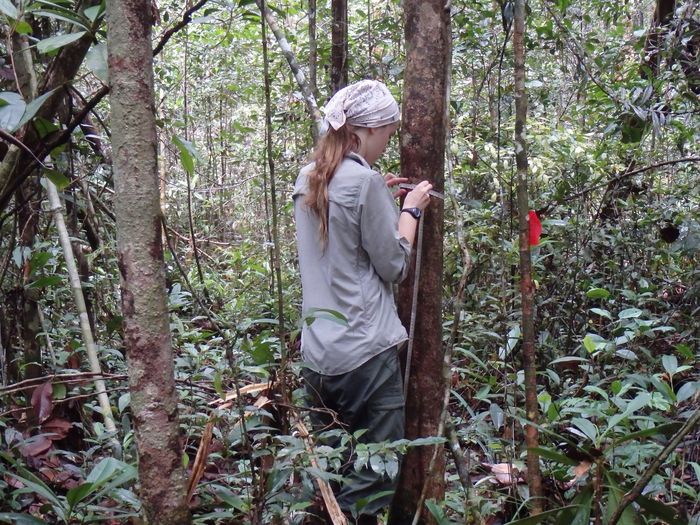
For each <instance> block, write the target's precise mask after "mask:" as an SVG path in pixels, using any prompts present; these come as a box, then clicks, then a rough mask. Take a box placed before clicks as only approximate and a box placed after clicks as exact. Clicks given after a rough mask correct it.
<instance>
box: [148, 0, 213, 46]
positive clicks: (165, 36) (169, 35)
mask: <svg viewBox="0 0 700 525" xmlns="http://www.w3.org/2000/svg"><path fill="white" fill-rule="evenodd" d="M208 1H209V0H200V1H199V2H197V3H196V4H194V5H193V6H192V7H190V8H189V9H188V10H187V11H185V14H184V15H182V20H180V21H179V22H178V23H177V24H175V25H174V26H173V27H171V28H170V29H168V30H167V31H166V32H165V33H163V36H161V37H160V41H159V42H158V45H156V47H155V48H153V56H156V55H158V54H159V53H160V52H161V51H163V48H164V47H165V44H167V43H168V41H169V40H170V39H171V38H172V37H173V35H174V34H175V33H177V32H178V31H180V29H182V28H183V27H185V26H186V25H187V24H189V23H190V22H191V21H192V15H193V14H194V13H195V12H196V11H198V10H199V9H201V8H202V7H203V6H204V4H206V3H207V2H208Z"/></svg>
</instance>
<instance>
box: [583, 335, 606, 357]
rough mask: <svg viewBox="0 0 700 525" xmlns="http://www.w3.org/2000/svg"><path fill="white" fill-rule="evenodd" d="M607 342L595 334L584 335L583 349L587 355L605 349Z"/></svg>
mask: <svg viewBox="0 0 700 525" xmlns="http://www.w3.org/2000/svg"><path fill="white" fill-rule="evenodd" d="M606 344H607V341H606V340H605V339H603V338H602V337H600V336H599V335H597V334H586V336H585V337H584V338H583V347H584V348H585V349H586V350H587V351H588V353H589V354H592V353H593V352H595V351H597V350H600V349H602V348H605V345H606Z"/></svg>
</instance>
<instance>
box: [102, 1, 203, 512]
mask: <svg viewBox="0 0 700 525" xmlns="http://www.w3.org/2000/svg"><path fill="white" fill-rule="evenodd" d="M151 17H152V13H151V2H150V0H120V1H119V2H108V3H107V49H108V56H109V71H110V84H111V96H110V100H111V108H112V122H113V131H112V151H113V157H114V181H115V211H116V218H117V256H118V264H119V271H120V273H121V280H122V282H121V295H122V297H121V299H122V314H123V316H124V343H125V346H126V352H127V360H128V365H129V391H130V393H131V407H132V410H133V413H134V419H135V423H136V425H135V426H136V444H137V448H138V452H139V478H140V484H141V500H142V501H143V504H144V507H145V509H146V514H147V516H148V519H149V522H150V523H151V524H163V525H179V524H189V523H190V522H191V518H190V513H189V509H188V507H187V500H186V490H187V481H186V479H185V476H184V472H183V468H182V444H181V440H180V431H179V425H178V411H177V402H178V396H177V392H176V390H175V378H174V370H173V355H172V349H171V343H170V327H169V317H168V309H167V297H166V293H165V272H164V262H163V245H162V242H161V228H162V219H161V217H162V215H161V211H160V203H159V191H158V190H159V189H158V162H157V150H158V149H157V146H158V145H157V136H156V124H155V104H154V93H153V51H152V49H151V25H152V20H151Z"/></svg>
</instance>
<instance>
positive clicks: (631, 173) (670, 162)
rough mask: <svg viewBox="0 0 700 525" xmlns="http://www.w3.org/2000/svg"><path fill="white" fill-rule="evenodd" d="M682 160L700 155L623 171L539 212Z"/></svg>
mask: <svg viewBox="0 0 700 525" xmlns="http://www.w3.org/2000/svg"><path fill="white" fill-rule="evenodd" d="M682 162H700V157H682V158H680V159H673V160H665V161H663V162H659V163H657V164H651V165H649V166H645V167H643V168H638V169H636V170H632V171H628V172H625V173H623V174H622V175H618V176H616V177H613V178H611V179H608V180H606V181H605V182H601V183H600V184H594V185H593V186H590V187H588V188H585V189H583V190H581V191H579V192H576V193H573V194H571V195H569V196H568V197H564V198H563V199H560V200H558V201H556V202H555V203H554V204H549V205H547V206H545V207H544V208H542V209H541V210H538V211H537V213H538V214H540V213H546V212H547V211H548V210H549V209H550V208H552V207H553V206H556V205H557V204H563V203H565V202H569V201H572V200H574V199H577V198H579V197H582V196H583V195H586V194H588V193H590V192H592V191H595V190H599V189H600V188H604V187H605V186H607V185H608V184H610V183H611V182H617V181H619V180H622V179H626V178H627V177H633V176H634V175H639V174H640V173H644V172H645V171H650V170H653V169H656V168H661V167H663V166H669V165H672V164H680V163H682Z"/></svg>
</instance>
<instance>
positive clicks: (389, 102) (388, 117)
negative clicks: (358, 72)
mask: <svg viewBox="0 0 700 525" xmlns="http://www.w3.org/2000/svg"><path fill="white" fill-rule="evenodd" d="M323 113H324V114H325V118H324V119H323V123H324V128H325V129H326V130H327V129H328V126H331V127H332V128H333V129H335V130H337V129H340V128H341V127H342V126H343V125H344V124H345V123H346V122H347V123H348V124H352V125H353V126H359V127H362V128H379V127H381V126H385V125H387V124H392V123H394V122H398V121H399V117H400V112H399V105H398V104H397V103H396V100H394V97H393V96H392V95H391V93H390V92H389V89H388V88H387V87H386V86H385V85H384V84H382V83H381V82H378V81H376V80H361V81H360V82H356V83H355V84H350V85H349V86H348V87H345V88H343V89H341V90H340V91H338V92H337V93H336V94H335V95H333V97H332V98H331V99H330V100H329V101H328V103H327V104H326V106H325V107H324V108H323Z"/></svg>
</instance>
